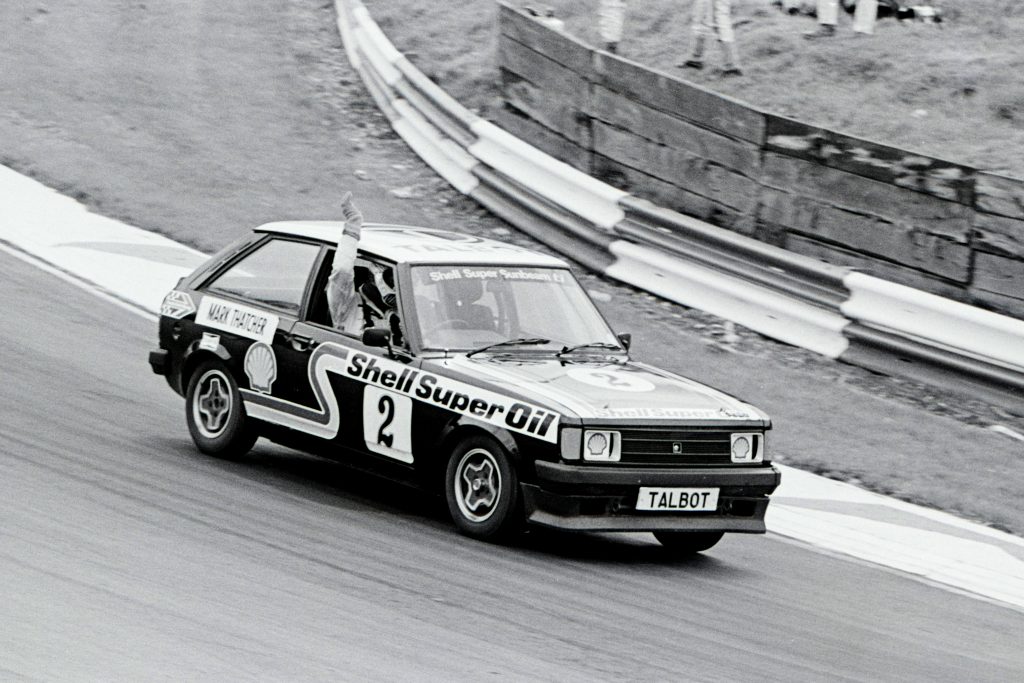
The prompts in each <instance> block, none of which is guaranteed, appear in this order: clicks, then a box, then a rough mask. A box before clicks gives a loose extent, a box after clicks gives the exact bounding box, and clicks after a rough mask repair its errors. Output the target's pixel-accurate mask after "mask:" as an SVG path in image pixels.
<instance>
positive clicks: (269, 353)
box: [244, 342, 277, 394]
mask: <svg viewBox="0 0 1024 683" xmlns="http://www.w3.org/2000/svg"><path fill="white" fill-rule="evenodd" d="M244 365H245V375H246V376H247V377H248V378H249V385H250V386H251V387H252V388H253V391H258V392H260V393H261V394H269V393H270V390H271V387H272V386H273V385H274V380H275V379H277V356H275V355H274V349H272V348H271V347H270V345H269V344H264V343H263V342H256V343H255V344H253V345H252V346H250V347H249V350H248V351H246V353H245V364H244Z"/></svg>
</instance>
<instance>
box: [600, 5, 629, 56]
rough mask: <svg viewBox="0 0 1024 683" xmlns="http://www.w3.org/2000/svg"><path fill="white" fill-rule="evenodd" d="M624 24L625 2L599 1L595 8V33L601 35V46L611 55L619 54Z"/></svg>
mask: <svg viewBox="0 0 1024 683" xmlns="http://www.w3.org/2000/svg"><path fill="white" fill-rule="evenodd" d="M625 23H626V0H601V5H600V6H599V7H598V8H597V31H598V33H600V34H601V46H602V47H603V48H604V49H605V50H607V51H608V52H611V53H612V54H613V55H614V54H618V52H619V42H620V41H621V40H622V29H623V26H624V25H625Z"/></svg>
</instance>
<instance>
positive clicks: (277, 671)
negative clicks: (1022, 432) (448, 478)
mask: <svg viewBox="0 0 1024 683" xmlns="http://www.w3.org/2000/svg"><path fill="white" fill-rule="evenodd" d="M0 268H2V270H3V272H4V274H5V276H4V278H2V280H0V306H2V310H3V311H4V315H3V316H2V317H0V348H2V349H3V354H2V357H0V365H2V372H3V376H4V379H5V381H4V382H3V383H2V385H0V414H3V416H4V419H3V421H2V422H0V455H2V457H0V519H2V520H3V527H2V529H0V534H2V543H0V577H2V580H0V585H2V589H0V590H2V592H3V596H2V599H0V623H2V624H3V625H4V626H3V628H0V677H3V678H8V679H12V680H20V679H28V680H32V679H44V680H52V679H57V678H61V679H73V680H80V679H91V680H98V679H106V680H112V679H121V680H130V679H136V680H141V679H154V678H168V679H178V680H180V679H198V678H201V679H241V678H246V679H248V678H259V679H305V680H312V679H319V680H326V679H347V680H367V679H375V680H383V679H389V680H399V679H401V680H415V679H459V680H470V679H474V680H476V679H480V678H485V677H502V678H512V679H525V678H529V679H544V680H560V681H568V680H597V679H599V680H610V679H644V680H665V679H668V678H684V679H686V678H689V679H701V680H736V679H741V680H743V679H753V678H767V679H773V680H823V679H829V680H844V679H848V680H880V679H887V680H893V679H904V680H906V679H917V680H923V679H928V680H965V679H971V680H993V681H994V680H1004V681H1005V680H1013V679H1017V678H1019V676H1020V674H1021V672H1022V671H1024V653H1022V652H1021V648H1020V624H1021V619H1020V613H1019V612H1017V611H1014V610H1010V609H1006V608H1003V607H999V606H996V605H993V604H989V603H986V602H981V601H978V600H975V599H973V598H968V597H964V596H960V595H957V594H953V593H949V592H947V591H944V590H939V589H937V588H933V587H931V586H928V585H925V584H922V583H919V582H917V581H913V580H911V579H909V578H907V577H904V576H902V575H900V574H897V573H894V572H888V571H885V570H880V569H877V568H874V567H870V566H866V565H862V564H859V563H856V562H851V561H849V560H844V559H839V558H834V557H830V556H828V555H824V554H821V553H819V552H813V551H811V550H808V549H805V548H803V547H801V546H799V545H795V544H792V543H788V542H784V541H781V540H779V539H777V538H775V537H773V536H767V537H738V536H737V537H730V538H727V539H726V540H725V541H723V542H722V543H721V544H720V545H719V546H718V547H716V549H715V550H714V552H713V553H712V554H709V555H708V556H706V557H700V558H696V559H693V560H686V561H673V560H671V559H670V558H669V557H667V556H666V554H665V553H664V552H663V551H662V549H661V548H660V546H658V545H657V544H655V542H654V541H653V538H651V537H649V536H647V535H642V534H638V535H630V536H618V537H615V536H597V535H587V536H572V535H563V534H554V533H536V534H531V535H528V536H526V537H524V538H523V539H522V541H521V542H520V543H519V544H518V545H517V546H516V547H500V546H493V545H488V544H484V543H479V542H474V541H470V540H468V539H465V538H462V537H460V536H458V535H457V534H456V533H455V531H454V529H453V528H452V527H451V525H450V524H449V522H447V521H446V519H445V517H444V515H443V513H442V510H441V506H440V505H439V504H438V503H437V502H436V501H434V500H433V499H431V498H429V497H424V496H421V495H418V494H414V493H412V492H410V491H408V490H406V489H403V488H400V487H396V486H392V485H388V484H386V483H382V482H378V481H375V480H373V479H368V478H365V477H363V476H360V475H357V474H354V473H352V472H350V471H348V470H346V469H345V468H343V467H340V466H337V465H334V464H330V463H326V462H323V461H320V460H315V459H311V458H307V457H305V456H301V455H298V454H295V453H293V452H291V451H286V450H284V449H280V448H277V447H274V446H270V445H266V444H263V445H261V446H259V447H258V449H257V452H256V455H255V456H254V457H253V458H252V459H250V460H248V461H245V462H242V463H225V462H221V461H217V460H213V459H209V458H206V457H203V456H201V455H199V454H198V453H197V452H196V451H195V450H194V449H193V448H192V446H191V443H190V442H189V440H188V437H187V432H186V430H185V427H184V418H183V405H182V401H181V400H180V399H179V398H178V397H176V396H175V395H173V394H172V393H171V392H170V391H169V390H168V389H167V387H166V386H164V384H163V381H162V379H161V378H159V377H156V376H154V375H152V374H151V373H150V372H149V369H148V367H147V365H146V362H145V356H146V352H147V350H148V349H149V348H150V347H151V346H152V343H153V338H154V334H153V333H154V330H153V324H152V323H151V322H149V321H147V320H145V319H143V318H141V317H139V316H137V315H134V314H132V313H130V312H128V311H126V310H124V309H122V308H119V307H116V306H113V305H111V304H109V303H107V302H105V301H102V300H100V299H97V298H95V297H93V296H90V295H89V294H87V293H85V292H82V291H80V290H78V289H76V288H74V287H72V286H70V285H68V284H66V283H64V282H62V281H60V280H58V279H56V278H54V277H53V276H51V275H49V274H46V273H43V272H41V271H38V270H36V269H34V268H32V267H31V266H29V265H27V264H25V263H23V262H21V261H18V260H16V259H13V258H11V257H9V256H7V255H6V254H3V255H0Z"/></svg>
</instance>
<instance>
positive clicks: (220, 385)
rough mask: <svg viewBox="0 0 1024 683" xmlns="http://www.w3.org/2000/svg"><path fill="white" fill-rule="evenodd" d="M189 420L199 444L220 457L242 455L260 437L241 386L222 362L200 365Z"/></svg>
mask: <svg viewBox="0 0 1024 683" xmlns="http://www.w3.org/2000/svg"><path fill="white" fill-rule="evenodd" d="M185 419H186V421H187V422H188V431H189V433H190V434H191V435H192V440H193V441H194V442H195V444H196V447H197V448H198V449H199V450H200V451H202V452H203V453H206V454H207V455H214V456H217V457H219V458H240V457H242V456H243V455H245V454H246V453H248V452H249V450H250V449H251V448H252V446H253V444H254V443H256V438H257V437H258V434H257V432H256V429H255V428H254V427H253V425H252V423H251V421H250V420H249V419H248V418H247V417H246V414H245V406H243V405H242V396H241V394H239V392H238V385H237V384H236V383H235V380H234V379H232V377H231V374H230V373H229V372H228V370H227V368H226V367H224V364H223V363H221V362H219V361H206V362H204V363H202V364H200V366H199V367H198V368H196V371H195V372H194V373H192V377H191V378H189V382H188V390H187V391H186V392H185Z"/></svg>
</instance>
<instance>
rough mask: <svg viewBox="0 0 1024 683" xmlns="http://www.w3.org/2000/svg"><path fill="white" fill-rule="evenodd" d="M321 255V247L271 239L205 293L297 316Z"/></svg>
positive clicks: (209, 286) (227, 271)
mask: <svg viewBox="0 0 1024 683" xmlns="http://www.w3.org/2000/svg"><path fill="white" fill-rule="evenodd" d="M319 253H320V247H318V246H316V245H313V244H308V243H306V242H293V241H291V240H283V239H272V240H270V241H268V242H266V243H264V244H263V245H262V246H260V247H258V248H257V249H256V250H255V251H253V252H252V253H250V254H248V255H247V256H245V257H244V258H242V260H241V261H239V262H238V263H236V264H235V265H233V266H231V267H230V268H228V269H227V270H226V271H224V272H223V273H221V274H220V275H218V276H217V277H216V279H214V280H213V282H211V283H210V284H209V285H207V286H206V289H207V291H209V292H211V293H217V294H229V295H231V296H234V297H238V298H240V299H245V300H247V301H252V302H255V303H258V304H262V305H264V306H268V307H270V308H276V309H278V310H282V311H286V312H288V313H291V314H292V315H298V313H299V309H300V308H301V307H302V295H303V293H304V292H305V289H306V281H307V280H308V279H309V274H310V272H311V271H312V270H313V264H314V263H315V262H316V258H317V256H318V255H319Z"/></svg>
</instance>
